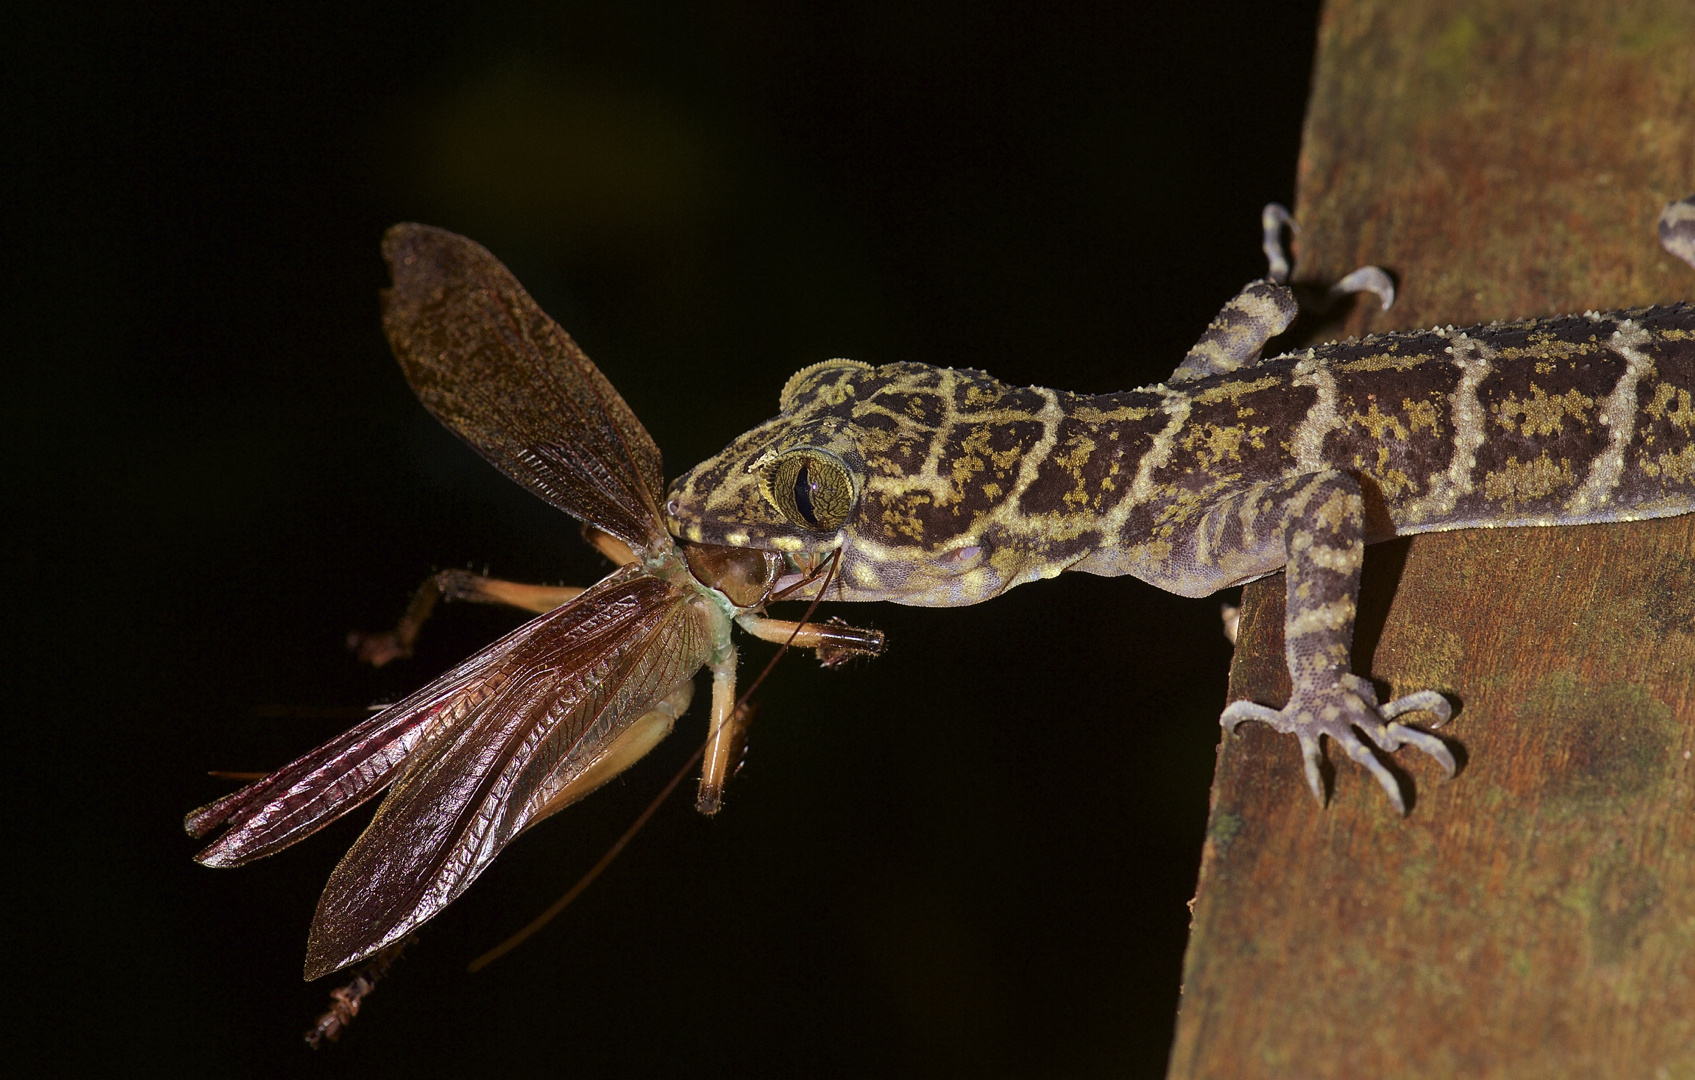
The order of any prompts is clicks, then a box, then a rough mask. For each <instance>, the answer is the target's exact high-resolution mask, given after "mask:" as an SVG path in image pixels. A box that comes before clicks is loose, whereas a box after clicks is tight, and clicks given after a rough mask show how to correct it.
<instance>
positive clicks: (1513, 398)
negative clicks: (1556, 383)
mask: <svg viewBox="0 0 1695 1080" xmlns="http://www.w3.org/2000/svg"><path fill="white" fill-rule="evenodd" d="M1594 407H1595V399H1594V398H1592V397H1588V396H1586V395H1584V394H1580V393H1578V392H1577V391H1576V390H1567V391H1566V392H1565V393H1563V394H1555V395H1554V396H1552V397H1549V396H1548V393H1547V391H1545V390H1543V389H1542V388H1541V387H1540V386H1537V385H1536V384H1535V383H1531V384H1530V397H1529V398H1528V399H1526V400H1524V401H1520V400H1519V399H1518V396H1517V395H1516V394H1508V395H1507V399H1506V400H1505V401H1503V402H1501V403H1500V404H1498V405H1492V406H1490V411H1491V412H1494V413H1496V414H1497V415H1496V417H1495V421H1496V423H1498V424H1500V425H1501V426H1502V427H1504V428H1506V429H1507V430H1508V431H1512V430H1514V429H1515V428H1517V429H1518V430H1519V431H1520V432H1522V433H1523V434H1525V435H1542V436H1547V435H1557V434H1559V433H1560V431H1561V430H1563V425H1564V421H1565V418H1566V417H1567V416H1569V417H1571V418H1572V419H1573V420H1575V421H1577V423H1578V424H1580V425H1581V426H1582V427H1583V429H1584V430H1588V427H1589V417H1588V416H1587V415H1586V414H1587V413H1588V411H1589V410H1590V409H1593V408H1594ZM1520 416H1522V417H1524V423H1523V424H1522V425H1520V424H1519V423H1518V417H1520Z"/></svg>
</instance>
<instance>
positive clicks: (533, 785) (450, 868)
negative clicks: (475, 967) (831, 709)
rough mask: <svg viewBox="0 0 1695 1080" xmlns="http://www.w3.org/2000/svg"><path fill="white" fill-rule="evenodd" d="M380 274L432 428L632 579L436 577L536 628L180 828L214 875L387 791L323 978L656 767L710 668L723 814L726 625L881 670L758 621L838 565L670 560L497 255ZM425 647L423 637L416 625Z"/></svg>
mask: <svg viewBox="0 0 1695 1080" xmlns="http://www.w3.org/2000/svg"><path fill="white" fill-rule="evenodd" d="M383 254H384V257H385V258H386V259H387V261H388V265H389V268H390V271H391V273H392V275H393V279H394V285H393V287H392V288H391V289H389V290H387V291H385V293H384V295H383V323H384V328H385V330H386V331H387V333H388V336H389V341H390V344H391V345H392V346H393V349H394V352H395V355H396V357H397V358H398V359H399V361H400V364H401V367H402V369H403V370H404V372H405V374H406V378H407V380H408V382H410V383H411V385H412V388H413V390H414V391H416V393H417V394H418V397H419V398H420V399H421V400H422V401H423V403H424V405H425V407H426V408H428V409H429V410H430V412H431V413H433V414H434V415H435V417H436V418H437V419H438V420H440V421H441V422H442V423H443V424H445V425H446V426H447V427H448V428H450V429H451V430H453V431H454V432H455V433H456V434H458V435H459V436H460V437H461V438H463V439H464V440H465V441H466V442H468V443H470V444H471V445H472V447H474V448H475V449H476V450H477V451H478V452H479V453H480V454H482V455H483V457H485V458H487V459H488V460H489V461H490V462H491V463H492V464H494V465H495V466H496V467H497V468H499V469H500V470H501V471H502V472H504V473H506V475H508V476H510V477H511V478H512V479H514V480H516V481H518V482H519V483H520V484H522V485H524V486H525V487H527V488H529V489H530V490H531V491H533V492H535V493H536V494H537V495H539V496H541V497H542V498H543V499H545V500H547V501H548V502H549V503H551V504H553V505H554V506H556V507H558V508H559V509H561V510H564V511H565V512H566V513H568V514H571V515H573V516H575V517H577V518H579V519H581V520H582V521H584V522H585V523H586V524H587V526H588V527H589V528H590V530H591V538H592V539H593V541H594V542H595V544H596V546H597V547H599V548H600V549H601V550H602V551H603V552H605V553H607V554H608V555H609V556H611V557H612V558H613V561H615V562H617V563H619V564H620V565H619V567H618V569H617V570H615V571H613V573H611V574H610V575H608V576H607V577H606V578H604V579H602V580H601V581H600V582H599V583H598V584H596V585H594V586H593V587H591V588H589V589H587V590H558V589H545V588H537V587H532V586H514V585H511V584H510V583H505V582H494V581H489V580H487V579H483V578H476V577H474V576H472V575H466V574H460V575H444V576H442V577H440V578H438V579H437V582H436V584H435V587H436V588H437V589H438V591H439V590H440V589H441V588H442V587H443V585H444V584H445V587H446V588H447V590H448V591H451V592H453V593H455V594H456V595H460V596H464V597H467V598H471V599H481V600H489V601H500V602H506V603H513V604H516V605H518V606H521V607H529V608H532V609H535V610H538V611H541V612H542V614H541V615H540V616H539V617H538V618H536V619H534V620H533V621H531V622H529V623H527V624H525V625H524V626H522V627H519V628H518V629H517V630H515V631H513V632H512V633H510V634H508V635H507V636H506V637H504V638H502V639H501V640H499V641H497V642H495V643H494V644H492V645H490V646H489V647H488V648H486V649H484V650H483V651H482V652H480V653H478V654H476V655H475V656H472V657H471V658H469V659H467V660H465V661H464V662H463V663H461V664H459V665H458V666H457V667H455V668H453V669H452V670H451V671H449V672H447V673H446V674H445V675H442V676H441V677H440V678H438V679H436V680H435V681H434V682H432V683H430V684H429V685H428V686H426V687H424V688H423V689H421V690H419V691H417V692H416V693H414V694H412V695H410V696H408V697H407V698H405V699H404V700H402V701H400V702H397V703H395V704H394V705H391V706H389V707H388V708H386V709H384V710H382V711H381V712H379V713H377V714H375V715H373V716H371V717H370V718H369V719H367V720H366V721H364V722H363V723H361V724H359V725H357V726H355V727H353V728H352V729H350V730H348V731H347V732H345V733H343V734H342V735H340V736H339V737H337V738H335V739H332V740H331V741H330V742H328V743H325V744H324V745H323V746H320V747H318V748H317V749H315V750H313V751H311V752H310V753H308V754H306V755H304V756H302V757H300V758H299V759H297V760H295V761H293V762H291V763H289V764H288V765H285V766H283V767H282V768H281V769H278V770H277V771H276V772H273V773H271V774H270V775H268V776H266V777H264V778H262V779H259V780H257V781H255V782H253V783H251V784H249V785H248V786H246V787H244V788H242V789H241V790H239V791H236V792H234V793H232V794H230V795H228V796H226V797H225V798H222V799H219V800H218V801H216V802H214V803H211V804H210V805H208V806H205V807H202V808H201V809H199V810H196V811H194V812H193V813H191V814H189V815H188V816H187V818H186V819H185V821H184V827H185V828H186V829H187V831H188V832H189V834H190V835H192V836H204V835H206V834H207V833H209V832H211V831H212V830H214V829H217V828H219V827H220V826H222V827H225V828H226V829H227V831H226V832H225V833H224V834H223V835H222V836H220V837H219V838H218V839H217V840H216V841H215V842H213V843H212V844H211V845H209V846H208V847H206V848H205V849H204V850H203V851H201V852H200V853H199V854H198V855H196V856H195V858H196V859H197V860H198V861H199V862H201V863H203V864H205V865H207V866H239V865H241V864H243V863H246V862H250V861H252V860H254V859H258V858H262V857H264V856H266V855H270V854H273V853H275V852H277V851H280V850H281V849H283V848H285V847H288V846H289V845H291V844H294V843H296V842H297V841H299V840H302V839H304V838H305V837H307V836H309V835H311V834H312V833H313V832H315V831H317V830H318V829H320V828H322V827H323V826H325V825H327V824H329V823H330V822H331V821H333V820H335V819H336V818H338V817H340V816H341V815H342V814H345V813H347V812H348V811H349V810H352V809H353V808H354V807H356V806H358V805H359V804H361V803H363V802H364V801H365V800H367V799H369V798H371V797H372V796H373V795H376V794H377V793H379V792H381V791H382V790H384V789H385V788H387V789H388V795H387V797H386V798H385V799H384V800H383V803H382V805H381V807H380V808H379V809H378V811H377V813H376V816H375V817H374V818H373V819H372V821H371V824H370V826H369V827H368V828H367V829H366V830H365V832H364V833H363V834H362V835H361V836H360V837H359V839H358V840H357V841H356V842H355V843H354V845H353V847H352V848H351V849H350V850H349V851H348V852H347V855H346V856H345V857H344V858H343V859H342V860H341V862H340V864H339V865H338V866H337V867H336V868H335V870H334V872H333V873H332V874H331V875H330V880H329V883H328V884H327V885H326V886H325V889H324V892H323V896H322V898H321V899H320V900H319V902H318V909H317V913H316V915H315V916H314V917H313V921H312V930H311V935H310V938H309V941H308V945H307V953H306V964H305V973H306V977H307V978H308V979H314V978H317V977H319V976H321V975H325V974H328V973H329V972H332V971H335V970H337V969H339V968H342V967H345V966H347V965H349V964H352V963H354V962H356V961H359V960H361V959H364V958H365V957H368V956H371V955H372V954H374V953H376V952H378V951H379V950H382V949H384V948H385V947H387V946H390V945H392V944H393V943H395V942H398V941H400V940H401V939H403V938H404V937H406V935H408V934H409V933H411V932H412V931H413V930H414V929H416V928H417V927H418V926H419V925H420V924H422V923H423V922H424V921H425V920H427V919H429V918H430V917H431V916H433V915H434V914H435V913H436V912H438V911H440V910H441V909H442V908H444V907H446V906H447V905H448V904H449V903H451V902H452V901H453V900H454V899H455V898H456V897H458V896H459V894H460V893H462V892H463V891H464V890H465V889H466V887H467V886H469V885H470V884H471V882H472V881H474V880H475V879H476V877H477V875H478V874H480V873H481V872H482V871H483V869H484V868H486V867H487V866H488V865H489V863H490V862H491V861H492V860H493V859H494V858H495V856H496V855H498V854H499V853H500V851H501V849H502V848H504V847H505V846H506V845H507V844H508V843H510V842H511V841H512V840H513V838H515V837H516V836H518V835H519V834H520V833H522V832H523V831H524V830H526V829H528V828H530V827H532V826H533V825H535V824H536V823H537V822H539V821H541V820H543V819H545V818H547V817H549V816H551V815H552V814H554V813H556V812H558V811H559V810H561V809H563V808H564V807H566V806H568V805H569V804H571V803H572V802H575V801H576V800H577V799H580V798H581V797H582V796H584V795H586V794H587V793H588V792H590V791H592V790H593V789H594V788H596V787H598V786H599V785H601V784H603V783H605V782H606V781H607V780H608V779H610V778H611V777H613V776H615V775H617V774H618V773H619V772H621V771H623V770H624V769H626V768H628V767H629V766H630V765H631V764H633V763H634V762H635V761H636V760H637V759H639V758H640V757H641V756H642V755H643V754H645V753H647V752H648V751H649V750H650V749H652V748H653V746H654V745H655V744H656V743H658V741H659V740H660V739H662V738H664V736H665V735H666V734H668V733H669V732H670V730H671V728H672V725H673V724H674V722H675V721H676V719H677V718H678V717H679V716H681V715H682V713H683V712H684V710H686V709H687V708H688V705H689V703H690V700H691V698H692V695H693V679H694V676H695V673H696V672H698V671H699V670H700V669H701V668H702V667H710V668H711V670H712V708H711V718H710V721H709V738H708V742H707V747H706V751H705V764H704V766H703V768H702V773H701V779H700V789H699V794H698V797H697V806H698V807H699V808H700V809H701V810H702V811H703V812H706V813H712V812H714V811H716V809H717V808H718V805H719V797H720V793H721V791H722V789H723V786H724V783H725V780H726V779H727V777H728V776H729V774H730V772H731V771H732V769H733V767H734V765H735V764H736V762H737V761H738V760H739V756H740V753H741V747H742V741H743V737H744V735H745V731H744V730H743V726H742V716H741V714H740V713H739V712H738V710H737V709H736V708H735V704H736V653H737V650H736V646H735V643H734V642H733V641H732V640H731V635H730V627H731V626H732V624H734V625H739V626H741V627H742V629H744V630H745V631H747V632H749V633H751V634H753V635H754V636H756V637H760V638H763V639H765V640H768V641H776V642H786V643H791V644H794V645H797V646H800V647H803V648H811V649H814V650H816V651H817V652H818V655H819V657H820V659H822V660H824V661H825V662H826V663H827V664H828V663H835V662H839V661H841V660H843V659H846V658H847V657H849V656H855V655H875V654H876V653H877V652H878V651H880V649H881V648H882V636H881V635H880V634H878V633H877V632H875V631H867V630H856V629H854V628H852V627H847V626H843V625H840V624H818V623H794V622H787V621H784V620H779V619H773V618H769V617H767V616H765V615H764V614H763V613H762V612H763V610H764V606H765V604H766V603H767V602H769V601H771V600H773V599H777V598H779V597H780V596H781V590H782V589H783V588H784V587H785V586H788V587H792V586H793V585H797V584H800V583H803V582H808V581H814V580H816V579H819V578H821V577H822V578H827V577H828V576H829V575H830V572H831V571H832V570H833V567H832V565H831V564H830V562H829V560H828V559H823V560H819V561H817V562H809V561H807V560H806V559H805V557H804V556H803V557H799V558H792V557H789V556H785V555H782V554H779V553H776V552H769V551H757V550H753V549H749V548H726V547H722V546H715V545H710V544H690V545H682V546H679V545H678V544H677V543H676V542H674V541H673V540H672V538H671V536H670V535H669V534H668V533H667V531H666V528H665V525H664V521H663V518H662V516H661V513H660V509H659V495H660V493H661V492H662V491H663V490H664V489H663V479H662V475H661V471H660V458H659V450H658V448H657V447H656V446H655V445H654V442H653V440H652V438H651V437H650V436H649V435H648V433H647V431H646V430H645V429H643V427H642V425H641V423H640V422H639V421H638V420H637V419H636V417H635V415H634V414H633V413H632V412H631V411H630V410H629V408H628V406H626V405H625V404H624V401H623V399H622V398H620V397H619V395H618V393H617V391H616V390H614V389H613V388H612V386H611V384H610V383H609V382H607V380H606V378H605V377H604V376H603V375H602V374H601V373H600V371H599V370H598V369H596V367H595V366H594V364H593V363H591V362H590V361H589V359H588V357H586V356H585V355H583V353H582V351H581V350H580V349H578V348H577V346H576V343H575V342H573V341H572V340H571V338H570V337H569V336H568V335H567V334H566V333H565V332H564V331H563V330H562V329H560V328H559V326H558V324H556V323H555V322H554V321H553V320H552V319H550V318H549V317H548V316H547V315H546V314H545V313H544V312H543V311H542V310H541V308H540V307H539V306H537V304H536V303H535V301H534V300H532V299H531V298H530V296H529V294H528V293H526V292H525V291H524V289H523V287H522V286H521V285H519V284H518V282H517V280H516V279H515V278H514V277H513V276H512V275H511V273H510V272H508V271H507V270H506V268H505V267H504V266H502V265H501V264H500V263H499V262H498V261H497V260H496V259H495V258H494V256H492V255H491V254H489V253H488V252H487V251H486V250H484V249H483V248H481V247H480V246H478V245H477V244H475V243H473V242H472V241H470V240H467V239H466V238H464V237H462V236H458V235H456V234H454V233H450V232H447V231H446V230H443V229H436V228H431V227H429V226H424V225H397V226H395V227H394V228H392V229H390V230H389V232H388V234H387V235H386V236H385V238H384V241H383ZM426 593H427V594H428V590H426ZM573 594H577V595H573ZM429 595H431V596H432V597H433V594H429ZM416 606H417V605H415V607H416ZM423 606H424V607H426V608H427V606H428V603H427V602H426V603H425V604H424V605H423ZM412 614H413V615H414V616H416V615H420V614H421V613H420V612H417V611H414V612H413V613H412ZM415 629H416V620H415V619H414V620H413V621H412V625H411V626H410V628H409V629H408V628H406V627H403V630H406V631H407V633H409V632H410V631H411V630H415ZM401 636H402V637H403V638H404V637H405V636H406V633H403V634H402V635H401ZM407 644H408V643H407V642H406V641H399V642H397V643H390V645H389V646H388V647H389V648H390V650H391V651H392V650H395V649H398V650H400V651H404V649H405V648H406V646H407Z"/></svg>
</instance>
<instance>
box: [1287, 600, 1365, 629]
mask: <svg viewBox="0 0 1695 1080" xmlns="http://www.w3.org/2000/svg"><path fill="white" fill-rule="evenodd" d="M1353 621H1354V602H1353V601H1352V600H1348V599H1346V598H1344V599H1340V600H1332V601H1331V602H1330V603H1328V604H1314V605H1312V606H1311V607H1308V608H1307V609H1306V610H1305V611H1302V612H1301V613H1300V614H1299V615H1296V616H1295V617H1294V618H1292V619H1290V620H1289V621H1288V623H1287V624H1286V625H1285V627H1284V630H1283V635H1284V637H1286V638H1290V637H1300V636H1302V635H1303V634H1312V633H1321V632H1324V631H1331V630H1339V629H1341V628H1342V627H1344V626H1347V625H1349V624H1350V623H1352V622H1353Z"/></svg>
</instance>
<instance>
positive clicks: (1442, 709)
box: [1219, 675, 1456, 814]
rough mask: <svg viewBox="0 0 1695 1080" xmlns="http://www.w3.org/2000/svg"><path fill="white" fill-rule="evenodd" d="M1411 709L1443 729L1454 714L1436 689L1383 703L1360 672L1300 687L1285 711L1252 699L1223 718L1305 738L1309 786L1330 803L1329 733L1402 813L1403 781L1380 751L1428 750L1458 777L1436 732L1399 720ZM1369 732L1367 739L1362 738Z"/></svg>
mask: <svg viewBox="0 0 1695 1080" xmlns="http://www.w3.org/2000/svg"><path fill="white" fill-rule="evenodd" d="M1411 712H1428V713H1431V714H1432V715H1434V716H1435V718H1436V721H1435V723H1433V724H1432V725H1431V726H1432V727H1441V726H1442V725H1443V724H1445V723H1447V722H1448V717H1449V716H1451V715H1452V714H1453V709H1452V707H1451V706H1450V705H1449V704H1448V701H1447V699H1446V698H1444V697H1443V696H1442V695H1441V694H1438V693H1436V692H1435V691H1434V690H1423V691H1420V692H1419V693H1416V694H1408V695H1407V696H1406V697H1399V698H1396V699H1395V700H1393V701H1390V702H1387V703H1385V704H1383V705H1379V704H1378V703H1377V691H1376V690H1375V689H1374V688H1373V687H1372V685H1371V683H1370V682H1368V681H1367V680H1365V679H1362V678H1360V677H1359V676H1358V675H1344V676H1343V677H1342V679H1341V680H1340V681H1339V682H1338V683H1337V684H1336V685H1335V686H1333V687H1330V688H1327V689H1321V690H1316V691H1313V690H1306V691H1302V690H1297V691H1296V692H1295V694H1294V696H1293V697H1292V698H1290V700H1289V704H1288V705H1287V706H1285V707H1284V708H1282V709H1273V708H1271V707H1269V706H1266V705H1257V704H1255V703H1254V702H1251V701H1236V702H1232V703H1231V704H1230V705H1229V706H1227V707H1226V708H1225V710H1224V714H1223V715H1222V716H1220V717H1219V722H1220V723H1221V724H1223V725H1224V728H1225V730H1227V731H1235V730H1236V725H1238V724H1240V723H1242V721H1244V720H1258V721H1259V722H1260V723H1263V724H1269V725H1271V727H1272V728H1274V729H1275V730H1277V731H1281V732H1283V733H1284V734H1288V735H1293V736H1295V737H1296V738H1297V739H1299V740H1300V741H1301V761H1302V763H1303V765H1304V766H1305V768H1306V775H1307V786H1308V787H1309V788H1311V789H1312V793H1313V797H1314V798H1316V799H1317V800H1318V803H1319V805H1320V806H1323V805H1324V801H1325V799H1324V781H1323V779H1322V778H1321V777H1320V775H1319V762H1320V760H1321V754H1320V751H1319V736H1321V735H1328V736H1330V738H1331V740H1332V741H1333V742H1335V743H1336V744H1337V745H1338V746H1340V747H1341V748H1342V749H1343V751H1345V752H1346V753H1347V755H1348V756H1349V757H1350V758H1352V759H1353V760H1354V761H1356V762H1357V763H1359V764H1361V765H1363V766H1365V767H1366V768H1367V769H1368V770H1370V772H1371V775H1372V776H1374V777H1376V778H1377V782H1378V784H1379V785H1381V786H1382V788H1383V790H1384V792H1385V793H1387V794H1388V796H1389V801H1390V802H1391V803H1393V804H1394V805H1395V809H1396V810H1399V811H1400V812H1401V813H1402V814H1405V813H1406V812H1407V806H1406V801H1405V800H1404V799H1403V798H1402V796H1401V785H1400V783H1399V782H1398V781H1397V780H1396V779H1395V774H1394V773H1392V772H1390V771H1389V770H1388V768H1387V767H1385V766H1384V764H1383V763H1382V762H1381V761H1379V760H1378V759H1377V754H1376V751H1378V750H1381V751H1383V752H1385V753H1393V752H1394V751H1396V750H1398V749H1400V748H1401V747H1403V746H1411V747H1413V748H1414V749H1416V750H1422V751H1424V752H1425V753H1426V754H1429V755H1430V756H1431V757H1433V758H1435V759H1436V760H1437V762H1438V763H1440V764H1441V766H1442V768H1443V769H1445V770H1446V771H1447V773H1448V775H1449V776H1452V775H1454V770H1455V768H1456V765H1455V763H1454V755H1453V753H1452V752H1451V751H1449V749H1448V747H1447V746H1446V745H1445V744H1444V743H1443V742H1442V740H1441V739H1438V738H1437V737H1436V736H1434V735H1432V734H1430V733H1429V732H1427V731H1421V730H1419V729H1418V728H1415V727H1411V726H1408V725H1406V724H1402V723H1400V722H1399V721H1397V720H1396V719H1395V718H1396V717H1398V716H1402V715H1405V714H1406V713H1411ZM1361 736H1364V738H1361Z"/></svg>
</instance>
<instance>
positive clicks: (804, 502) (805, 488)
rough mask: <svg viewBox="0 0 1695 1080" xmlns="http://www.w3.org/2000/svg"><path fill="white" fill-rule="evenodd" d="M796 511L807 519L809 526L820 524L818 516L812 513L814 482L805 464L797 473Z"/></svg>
mask: <svg viewBox="0 0 1695 1080" xmlns="http://www.w3.org/2000/svg"><path fill="white" fill-rule="evenodd" d="M795 509H797V510H799V511H800V516H801V517H803V518H805V519H806V523H807V524H808V525H816V524H818V515H816V514H814V513H813V512H812V481H811V479H810V478H809V477H808V476H807V474H806V466H805V465H804V464H803V465H802V466H801V467H800V471H799V472H797V473H795Z"/></svg>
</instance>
